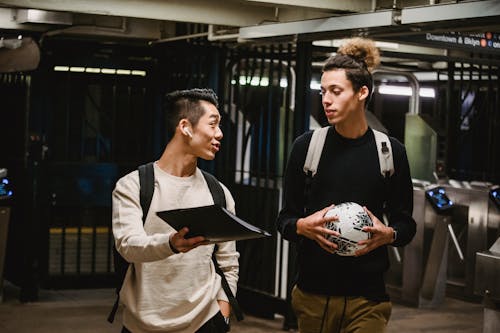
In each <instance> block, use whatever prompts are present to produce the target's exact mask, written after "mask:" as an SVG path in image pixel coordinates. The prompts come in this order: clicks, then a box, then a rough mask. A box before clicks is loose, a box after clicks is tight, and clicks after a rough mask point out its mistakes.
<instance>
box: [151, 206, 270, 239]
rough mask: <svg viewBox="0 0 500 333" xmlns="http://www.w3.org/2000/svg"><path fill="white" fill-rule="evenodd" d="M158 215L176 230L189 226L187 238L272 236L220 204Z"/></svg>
mask: <svg viewBox="0 0 500 333" xmlns="http://www.w3.org/2000/svg"><path fill="white" fill-rule="evenodd" d="M156 215H158V216H159V217H160V218H161V219H162V220H164V221H165V222H167V223H168V224H169V225H170V226H172V228H174V229H175V230H180V229H182V228H183V227H188V228H189V232H188V233H187V235H186V236H185V238H190V237H195V236H204V237H205V238H206V239H207V240H208V241H209V242H210V243H216V242H225V241H230V240H243V239H252V238H261V237H269V236H271V234H270V233H268V232H267V231H265V230H262V229H260V228H258V227H256V226H254V225H252V224H250V223H248V222H245V221H243V220H242V219H240V218H239V217H238V216H236V215H234V214H232V213H231V212H230V211H228V210H227V209H225V208H224V207H221V206H219V205H211V206H202V207H194V208H183V209H173V210H165V211H162V212H157V213H156Z"/></svg>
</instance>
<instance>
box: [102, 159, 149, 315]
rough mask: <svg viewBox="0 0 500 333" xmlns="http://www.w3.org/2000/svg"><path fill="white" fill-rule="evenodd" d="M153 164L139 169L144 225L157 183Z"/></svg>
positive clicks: (112, 311) (117, 293) (121, 275)
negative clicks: (155, 183)
mask: <svg viewBox="0 0 500 333" xmlns="http://www.w3.org/2000/svg"><path fill="white" fill-rule="evenodd" d="M153 163H154V162H151V163H147V164H143V165H141V166H139V167H138V168H137V169H138V171H139V186H140V192H139V197H140V202H141V208H142V224H144V223H145V222H146V217H147V216H148V212H149V207H150V206H151V200H152V199H153V192H154V182H155V173H154V168H153ZM115 252H116V250H115ZM114 255H115V256H119V255H120V254H119V253H118V252H116V253H114ZM117 259H118V258H115V262H117ZM129 265H131V264H129ZM115 266H116V265H115ZM115 269H116V267H115ZM123 269H124V271H123V272H118V275H119V276H120V277H121V278H122V279H123V278H125V274H126V272H127V269H128V266H127V267H126V268H125V267H123ZM122 284H123V280H122V281H120V286H119V287H117V288H116V300H115V304H113V308H112V309H111V312H110V313H109V315H108V322H110V323H113V321H114V320H115V316H116V312H117V311H118V306H119V305H120V289H121V285H122Z"/></svg>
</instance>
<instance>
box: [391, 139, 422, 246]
mask: <svg viewBox="0 0 500 333" xmlns="http://www.w3.org/2000/svg"><path fill="white" fill-rule="evenodd" d="M392 146H393V155H394V169H395V172H394V175H393V176H392V177H391V179H390V180H389V189H388V190H389V194H388V201H387V213H388V214H387V215H388V219H389V226H391V227H392V228H394V230H396V231H397V238H396V241H394V243H393V244H392V245H393V246H396V247H400V246H405V245H406V244H408V243H409V242H410V241H411V240H412V239H413V237H414V236H415V232H416V223H415V220H414V219H413V217H412V214H413V184H412V181H411V175H410V167H409V164H408V158H407V156H406V150H405V148H404V146H403V145H402V144H401V143H400V142H399V141H397V140H394V141H393V142H392Z"/></svg>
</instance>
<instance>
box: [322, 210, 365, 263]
mask: <svg viewBox="0 0 500 333" xmlns="http://www.w3.org/2000/svg"><path fill="white" fill-rule="evenodd" d="M335 215H336V216H337V217H338V218H339V219H338V220H337V221H332V222H326V223H325V228H328V229H330V230H334V231H337V232H338V233H340V237H336V236H332V235H325V237H326V238H327V239H328V240H329V241H331V242H333V243H336V244H337V245H338V248H337V251H335V253H336V254H338V255H341V256H353V255H354V253H355V252H356V251H357V250H360V249H362V248H364V247H365V246H364V245H363V246H360V245H358V242H359V241H361V240H365V239H369V238H370V237H371V233H369V232H366V231H363V230H362V229H363V227H365V226H373V222H372V220H371V219H370V217H369V216H368V214H367V213H366V212H365V210H364V209H363V207H361V206H360V205H358V204H357V203H355V202H344V203H341V204H338V205H336V206H335V207H333V208H332V209H330V210H329V211H328V212H326V214H325V217H330V216H335Z"/></svg>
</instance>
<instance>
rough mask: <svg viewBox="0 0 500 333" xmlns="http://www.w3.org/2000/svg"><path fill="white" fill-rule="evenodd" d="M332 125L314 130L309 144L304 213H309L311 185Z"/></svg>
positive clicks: (306, 162)
mask: <svg viewBox="0 0 500 333" xmlns="http://www.w3.org/2000/svg"><path fill="white" fill-rule="evenodd" d="M329 128H330V126H326V127H321V128H317V129H315V130H314V132H313V134H312V137H311V141H310V142H309V146H308V147H307V154H306V159H305V161H304V167H303V170H304V173H305V174H306V179H305V183H304V214H306V213H307V207H308V206H309V193H310V192H311V186H312V182H313V178H314V176H315V175H316V172H317V171H318V164H319V160H320V159H321V154H322V153H323V147H324V145H325V140H326V135H327V134H328V129H329Z"/></svg>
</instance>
